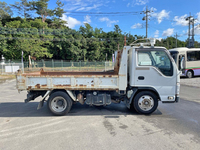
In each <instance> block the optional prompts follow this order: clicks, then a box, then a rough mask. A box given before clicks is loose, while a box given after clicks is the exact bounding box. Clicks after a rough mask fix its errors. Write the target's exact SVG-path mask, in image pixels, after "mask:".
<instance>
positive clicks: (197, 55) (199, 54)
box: [187, 51, 200, 61]
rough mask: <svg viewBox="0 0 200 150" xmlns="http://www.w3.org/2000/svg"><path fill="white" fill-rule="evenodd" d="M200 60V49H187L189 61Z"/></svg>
mask: <svg viewBox="0 0 200 150" xmlns="http://www.w3.org/2000/svg"><path fill="white" fill-rule="evenodd" d="M197 60H200V51H191V52H190V51H187V61H197Z"/></svg>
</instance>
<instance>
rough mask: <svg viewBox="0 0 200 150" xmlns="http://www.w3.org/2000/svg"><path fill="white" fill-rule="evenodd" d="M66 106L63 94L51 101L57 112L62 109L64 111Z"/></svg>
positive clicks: (53, 108)
mask: <svg viewBox="0 0 200 150" xmlns="http://www.w3.org/2000/svg"><path fill="white" fill-rule="evenodd" d="M66 107H67V102H66V100H65V99H64V98H63V97H61V96H58V97H55V98H54V99H53V100H52V101H51V108H52V110H53V111H55V112H62V111H64V110H65V109H66Z"/></svg>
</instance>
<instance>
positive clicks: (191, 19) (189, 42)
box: [186, 13, 195, 48]
mask: <svg viewBox="0 0 200 150" xmlns="http://www.w3.org/2000/svg"><path fill="white" fill-rule="evenodd" d="M186 21H189V24H188V25H189V26H188V47H189V48H191V47H194V21H195V19H194V18H193V16H191V13H190V16H189V17H187V18H186ZM191 23H192V34H190V32H191V31H190V26H191ZM191 36H192V38H190V37H191Z"/></svg>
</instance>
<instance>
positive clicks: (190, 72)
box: [186, 70, 193, 78]
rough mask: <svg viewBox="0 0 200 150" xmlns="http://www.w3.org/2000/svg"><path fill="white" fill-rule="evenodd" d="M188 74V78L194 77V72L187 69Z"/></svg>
mask: <svg viewBox="0 0 200 150" xmlns="http://www.w3.org/2000/svg"><path fill="white" fill-rule="evenodd" d="M186 76H187V77H188V78H192V77H193V72H192V71H191V70H189V71H187V73H186Z"/></svg>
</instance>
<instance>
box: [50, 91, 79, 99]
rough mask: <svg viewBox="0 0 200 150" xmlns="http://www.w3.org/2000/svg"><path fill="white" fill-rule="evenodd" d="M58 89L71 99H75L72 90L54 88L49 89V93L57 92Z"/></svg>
mask: <svg viewBox="0 0 200 150" xmlns="http://www.w3.org/2000/svg"><path fill="white" fill-rule="evenodd" d="M58 91H59V92H64V93H66V94H67V95H68V96H69V97H70V98H71V100H72V101H76V97H75V96H74V94H73V93H72V91H69V90H65V89H54V90H52V91H51V93H50V95H51V94H53V93H55V92H58Z"/></svg>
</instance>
